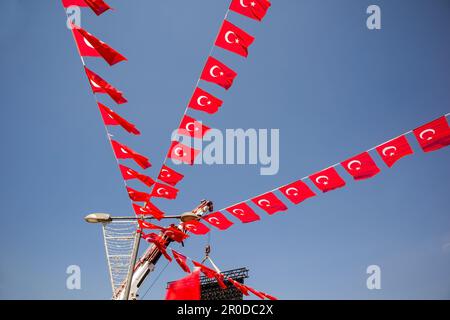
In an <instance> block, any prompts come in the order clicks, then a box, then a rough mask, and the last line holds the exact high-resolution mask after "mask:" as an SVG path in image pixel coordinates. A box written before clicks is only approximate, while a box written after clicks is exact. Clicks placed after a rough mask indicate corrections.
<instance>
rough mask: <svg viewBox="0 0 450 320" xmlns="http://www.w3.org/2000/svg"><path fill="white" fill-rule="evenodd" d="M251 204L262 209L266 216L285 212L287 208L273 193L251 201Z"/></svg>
mask: <svg viewBox="0 0 450 320" xmlns="http://www.w3.org/2000/svg"><path fill="white" fill-rule="evenodd" d="M252 202H253V203H254V204H256V205H257V206H258V207H260V208H261V209H263V210H264V211H265V212H267V213H268V214H274V213H276V212H278V211H286V210H287V207H286V206H285V204H284V203H283V202H281V200H280V199H278V198H277V196H276V195H275V194H274V193H273V192H268V193H266V194H263V195H261V196H258V197H255V198H253V199H252Z"/></svg>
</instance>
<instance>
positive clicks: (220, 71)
mask: <svg viewBox="0 0 450 320" xmlns="http://www.w3.org/2000/svg"><path fill="white" fill-rule="evenodd" d="M236 76H237V73H236V72H234V71H233V70H231V69H230V68H228V67H227V66H226V65H225V64H223V63H222V62H220V61H219V60H217V59H215V58H213V57H208V60H207V61H206V65H205V68H204V69H203V72H202V74H201V76H200V79H202V80H205V81H208V82H212V83H215V84H217V85H219V86H221V87H222V88H224V89H225V90H228V89H229V88H230V87H231V86H232V84H233V81H234V78H236Z"/></svg>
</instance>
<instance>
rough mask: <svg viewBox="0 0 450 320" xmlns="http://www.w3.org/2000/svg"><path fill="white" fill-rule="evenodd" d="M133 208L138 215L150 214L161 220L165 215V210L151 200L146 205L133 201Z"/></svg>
mask: <svg viewBox="0 0 450 320" xmlns="http://www.w3.org/2000/svg"><path fill="white" fill-rule="evenodd" d="M133 209H134V213H135V214H136V215H137V216H142V215H144V216H148V215H151V216H153V217H154V218H155V219H157V220H161V218H162V217H164V212H162V211H161V210H159V209H158V208H157V207H156V206H155V205H154V204H152V203H151V202H147V203H146V205H145V206H144V207H141V206H138V205H137V204H135V203H133Z"/></svg>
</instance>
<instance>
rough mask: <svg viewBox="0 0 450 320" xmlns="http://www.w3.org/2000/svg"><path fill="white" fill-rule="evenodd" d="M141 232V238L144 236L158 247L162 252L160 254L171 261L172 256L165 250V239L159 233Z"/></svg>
mask: <svg viewBox="0 0 450 320" xmlns="http://www.w3.org/2000/svg"><path fill="white" fill-rule="evenodd" d="M141 234H142V238H144V239H145V240H146V241H147V242H150V243H153V244H154V245H155V246H156V248H158V250H159V251H160V252H161V253H162V255H163V256H164V257H165V258H166V259H167V260H169V261H170V262H172V257H171V256H169V254H168V253H167V250H166V247H167V246H166V241H165V240H164V239H163V238H162V237H161V236H159V235H157V234H155V233H150V234H145V233H143V232H141Z"/></svg>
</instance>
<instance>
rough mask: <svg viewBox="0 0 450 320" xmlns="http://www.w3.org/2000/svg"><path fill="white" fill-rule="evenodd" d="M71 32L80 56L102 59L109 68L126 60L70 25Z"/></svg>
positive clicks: (78, 28)
mask: <svg viewBox="0 0 450 320" xmlns="http://www.w3.org/2000/svg"><path fill="white" fill-rule="evenodd" d="M72 32H73V33H74V35H75V41H76V42H77V46H78V49H79V51H80V55H81V56H83V57H86V56H87V57H92V56H94V57H102V58H103V59H105V61H106V62H108V64H109V65H110V66H112V65H115V64H116V63H119V62H121V61H126V60H127V58H125V57H124V56H123V55H121V54H120V53H119V52H117V51H116V50H114V49H113V48H111V47H110V46H109V45H107V44H106V43H104V42H103V41H101V40H99V39H97V38H96V37H95V36H93V35H92V34H90V33H89V32H87V31H86V30H84V29H83V28H81V27H79V26H77V25H74V24H72ZM95 52H96V53H95Z"/></svg>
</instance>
